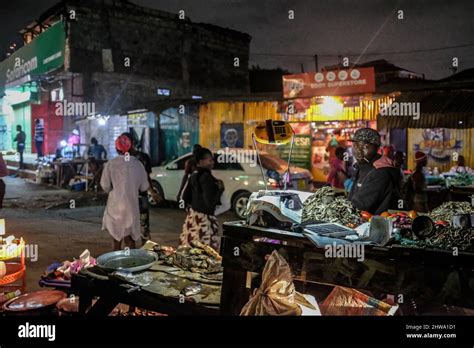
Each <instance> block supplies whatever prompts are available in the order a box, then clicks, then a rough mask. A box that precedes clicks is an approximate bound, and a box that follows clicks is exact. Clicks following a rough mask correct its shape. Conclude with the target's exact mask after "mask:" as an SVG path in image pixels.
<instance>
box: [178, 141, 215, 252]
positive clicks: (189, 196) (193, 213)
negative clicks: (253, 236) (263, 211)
mask: <svg viewBox="0 0 474 348" xmlns="http://www.w3.org/2000/svg"><path fill="white" fill-rule="evenodd" d="M195 160H196V165H197V170H196V171H195V172H194V173H193V174H191V176H190V177H189V180H188V184H187V185H186V188H185V189H184V192H183V200H184V201H185V203H186V204H189V205H190V208H189V211H188V215H187V216H186V220H185V221H184V225H183V231H182V233H181V235H180V237H179V239H180V244H181V245H189V244H190V243H191V242H192V241H193V240H196V239H197V240H199V241H200V242H202V243H204V244H207V245H210V246H211V247H212V248H214V249H215V250H216V251H219V237H218V233H219V225H218V223H217V218H216V216H215V210H216V206H217V205H219V204H220V198H221V195H222V192H224V183H223V182H222V180H218V179H216V178H215V177H214V176H213V175H212V172H211V170H212V168H213V167H214V156H213V155H212V152H211V151H210V150H209V149H206V148H201V149H198V150H197V151H196V154H195Z"/></svg>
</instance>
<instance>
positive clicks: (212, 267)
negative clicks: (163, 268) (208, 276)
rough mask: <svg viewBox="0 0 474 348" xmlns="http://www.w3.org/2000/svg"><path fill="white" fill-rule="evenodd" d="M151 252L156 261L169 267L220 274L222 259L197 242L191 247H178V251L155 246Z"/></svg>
mask: <svg viewBox="0 0 474 348" xmlns="http://www.w3.org/2000/svg"><path fill="white" fill-rule="evenodd" d="M153 250H154V251H155V252H156V253H157V254H158V260H161V261H163V262H164V264H166V265H169V266H176V267H179V268H182V269H184V270H187V271H191V272H195V273H219V272H222V264H221V261H222V257H221V256H220V255H219V253H217V252H216V251H215V250H214V249H213V248H211V247H210V246H208V245H205V244H203V243H201V242H199V241H197V240H195V241H192V242H191V246H180V247H178V249H176V250H175V249H174V248H171V247H165V246H160V245H155V246H154V247H153Z"/></svg>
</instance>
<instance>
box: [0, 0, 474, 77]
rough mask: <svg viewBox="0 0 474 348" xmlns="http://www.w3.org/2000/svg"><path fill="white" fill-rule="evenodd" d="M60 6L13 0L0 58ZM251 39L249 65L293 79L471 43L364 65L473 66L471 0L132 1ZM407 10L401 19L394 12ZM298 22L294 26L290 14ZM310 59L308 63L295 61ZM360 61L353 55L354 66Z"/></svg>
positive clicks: (426, 69)
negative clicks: (343, 62)
mask: <svg viewBox="0 0 474 348" xmlns="http://www.w3.org/2000/svg"><path fill="white" fill-rule="evenodd" d="M56 2H57V1H56V0H15V1H2V2H1V4H0V11H1V12H0V22H1V23H2V30H1V34H0V53H1V54H2V57H3V56H4V55H3V54H4V52H5V49H7V48H8V46H9V44H10V43H11V42H13V40H15V38H17V36H16V32H17V31H18V30H19V29H21V28H22V27H23V26H24V25H26V24H27V23H28V22H29V21H31V20H34V19H36V18H37V16H38V15H39V14H40V13H41V12H42V11H44V10H45V9H47V8H48V7H49V6H51V5H53V4H54V3H56ZM132 2H134V3H136V4H138V5H142V6H146V7H153V8H156V9H160V10H164V11H168V12H173V13H177V12H178V11H179V10H181V9H183V10H185V12H186V15H187V16H189V17H190V18H191V20H192V21H193V22H206V23H212V24H215V25H219V26H223V27H229V28H232V29H235V30H239V31H243V32H246V33H248V34H250V35H251V36H252V42H251V46H250V50H251V53H266V54H267V53H277V54H290V55H292V56H261V55H251V62H250V64H251V65H253V64H259V65H260V66H261V67H265V68H274V67H282V68H286V69H288V70H290V71H293V72H299V71H300V64H301V63H303V64H304V68H305V71H312V70H314V60H313V58H312V55H314V54H320V55H323V56H321V57H320V59H319V67H320V68H321V67H322V66H324V65H327V64H335V63H337V62H338V59H337V55H342V56H345V55H348V54H360V53H361V52H364V51H365V52H366V53H374V52H375V53H379V52H394V51H395V52H400V51H403V52H406V51H413V50H429V49H432V48H440V47H447V46H458V45H465V44H472V45H471V46H469V47H462V48H451V49H447V50H439V51H429V52H421V53H410V54H382V55H370V56H369V55H365V56H362V57H360V62H365V61H368V60H372V59H381V58H385V59H387V60H389V61H391V62H393V63H395V64H397V65H399V66H401V67H404V68H406V69H409V70H413V71H416V72H420V73H425V74H426V77H427V78H432V79H438V78H442V77H445V76H448V75H450V74H451V70H450V69H449V68H450V66H451V59H452V58H453V57H458V58H459V69H460V70H462V69H466V68H472V67H474V25H473V22H474V20H473V18H474V1H473V0H155V1H153V0H133V1H132ZM398 9H400V10H403V11H404V17H405V18H404V19H403V20H398V19H397V14H396V10H398ZM289 10H294V11H295V19H294V20H289V19H288V11H289ZM296 55H307V56H296ZM357 57H358V56H350V58H351V60H352V61H354V60H355V59H356V58H357Z"/></svg>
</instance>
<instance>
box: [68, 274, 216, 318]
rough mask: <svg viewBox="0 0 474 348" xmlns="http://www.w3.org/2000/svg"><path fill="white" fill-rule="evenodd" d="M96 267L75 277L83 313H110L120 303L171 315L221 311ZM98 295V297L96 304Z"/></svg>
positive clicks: (73, 278) (93, 315)
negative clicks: (101, 272)
mask: <svg viewBox="0 0 474 348" xmlns="http://www.w3.org/2000/svg"><path fill="white" fill-rule="evenodd" d="M96 271H97V270H96ZM96 271H94V272H89V271H85V272H83V271H81V272H80V273H79V274H75V275H73V276H72V279H71V290H72V292H73V293H75V294H78V295H79V314H81V315H83V316H88V317H97V316H106V315H108V314H109V313H110V312H111V311H112V310H113V309H114V308H115V307H116V306H117V305H118V304H119V303H123V304H126V305H130V306H134V307H138V308H142V309H146V310H151V311H156V312H159V313H163V314H168V315H218V314H219V306H208V305H202V304H197V303H194V302H192V301H190V300H188V299H186V300H185V301H180V299H177V298H171V297H166V296H161V295H159V294H157V293H153V292H150V291H147V290H146V289H144V288H143V287H140V286H137V285H132V284H130V283H127V282H126V281H123V280H120V279H117V278H115V277H109V276H106V275H101V274H98V273H96ZM95 297H98V300H97V302H95V304H94V305H92V300H93V299H94V298H95Z"/></svg>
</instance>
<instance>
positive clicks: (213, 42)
mask: <svg viewBox="0 0 474 348" xmlns="http://www.w3.org/2000/svg"><path fill="white" fill-rule="evenodd" d="M79 6H81V7H79ZM82 6H84V5H76V6H71V5H69V7H68V9H72V8H73V9H74V10H75V11H76V13H75V15H76V20H70V21H69V25H68V47H67V50H68V52H69V57H68V64H67V68H68V69H69V71H71V72H78V73H81V74H82V77H83V86H84V98H85V99H86V100H91V101H92V100H95V102H96V103H97V105H96V106H97V109H98V110H99V112H102V113H105V112H107V110H108V112H109V113H121V112H124V111H126V110H127V109H130V108H137V107H141V104H143V103H145V102H146V101H150V100H154V99H157V89H158V88H168V89H170V90H171V97H182V96H191V95H201V96H208V95H226V94H227V95H229V94H239V93H247V92H248V91H249V81H248V58H249V44H250V36H248V35H247V34H243V33H239V32H236V31H233V30H229V29H223V28H220V27H216V26H213V25H208V24H200V23H191V22H190V21H189V19H185V20H181V19H178V17H177V15H173V14H170V13H166V12H162V11H157V10H151V9H146V8H142V7H138V6H136V5H132V4H128V3H126V2H123V3H122V2H118V3H117V4H116V5H115V6H110V5H100V4H98V2H97V1H90V2H89V1H88V2H87V7H85V6H84V7H82ZM234 58H238V59H239V66H235V65H234ZM128 63H129V64H128ZM117 96H119V97H117Z"/></svg>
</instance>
